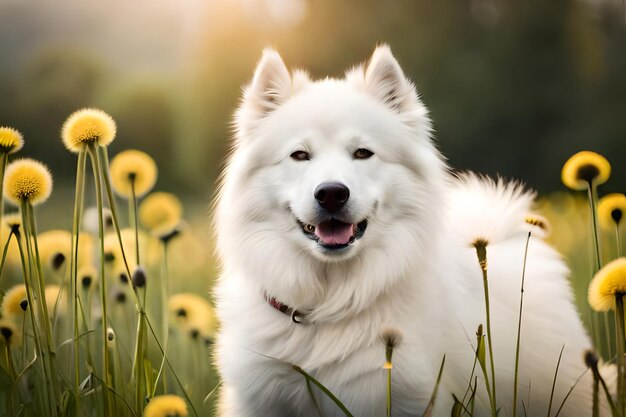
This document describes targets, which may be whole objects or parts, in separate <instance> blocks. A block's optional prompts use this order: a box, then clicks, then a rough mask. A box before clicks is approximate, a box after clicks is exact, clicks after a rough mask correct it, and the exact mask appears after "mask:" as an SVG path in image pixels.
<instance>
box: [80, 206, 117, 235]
mask: <svg viewBox="0 0 626 417" xmlns="http://www.w3.org/2000/svg"><path fill="white" fill-rule="evenodd" d="M102 218H103V220H104V230H105V232H106V233H108V232H110V231H112V229H113V214H112V213H111V210H109V209H108V208H104V209H102ZM99 221H100V218H99V216H98V208H97V207H89V208H88V209H86V210H85V212H84V213H83V230H85V231H86V232H89V233H90V234H92V235H97V234H98V227H99V226H98V222H99Z"/></svg>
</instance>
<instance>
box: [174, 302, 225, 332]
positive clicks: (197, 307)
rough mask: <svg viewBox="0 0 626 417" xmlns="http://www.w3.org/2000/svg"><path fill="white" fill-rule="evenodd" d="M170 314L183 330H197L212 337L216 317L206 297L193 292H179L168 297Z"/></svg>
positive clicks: (215, 327)
mask: <svg viewBox="0 0 626 417" xmlns="http://www.w3.org/2000/svg"><path fill="white" fill-rule="evenodd" d="M168 309H169V311H170V314H171V315H172V316H174V321H175V322H176V323H177V324H179V325H180V326H181V327H182V328H183V330H185V331H187V330H192V331H193V330H197V331H199V333H200V334H202V335H203V336H206V337H211V338H212V337H214V336H215V332H216V330H217V319H216V317H215V313H214V312H213V307H212V306H211V304H210V303H209V301H208V300H207V299H205V298H204V297H201V296H199V295H197V294H193V293H180V294H175V295H173V296H171V297H170V299H169V302H168Z"/></svg>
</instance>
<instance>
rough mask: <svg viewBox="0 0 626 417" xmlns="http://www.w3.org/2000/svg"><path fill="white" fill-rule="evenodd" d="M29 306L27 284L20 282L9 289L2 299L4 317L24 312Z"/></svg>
mask: <svg viewBox="0 0 626 417" xmlns="http://www.w3.org/2000/svg"><path fill="white" fill-rule="evenodd" d="M27 308H28V297H27V294H26V286H25V285H24V284H18V285H15V286H13V287H11V288H10V289H9V291H7V292H6V294H5V295H4V298H3V299H2V317H14V316H19V315H22V314H24V311H26V309H27Z"/></svg>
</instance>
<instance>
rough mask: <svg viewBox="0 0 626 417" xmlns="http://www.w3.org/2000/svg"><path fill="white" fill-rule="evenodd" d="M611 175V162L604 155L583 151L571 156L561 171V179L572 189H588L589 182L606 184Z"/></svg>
mask: <svg viewBox="0 0 626 417" xmlns="http://www.w3.org/2000/svg"><path fill="white" fill-rule="evenodd" d="M610 175H611V164H609V161H607V160H606V158H605V157H603V156H602V155H600V154H598V153H595V152H591V151H581V152H578V153H577V154H575V155H573V156H572V157H570V158H569V159H568V160H567V162H565V165H563V170H562V171H561V180H562V181H563V184H565V185H566V186H567V187H568V188H571V189H572V190H578V191H582V190H586V189H587V186H588V184H590V183H594V184H596V185H600V184H604V183H605V182H606V181H607V180H608V179H609V176H610Z"/></svg>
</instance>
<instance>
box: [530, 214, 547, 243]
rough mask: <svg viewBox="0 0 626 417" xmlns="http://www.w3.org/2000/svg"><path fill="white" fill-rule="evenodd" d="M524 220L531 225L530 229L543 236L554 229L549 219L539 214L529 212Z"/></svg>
mask: <svg viewBox="0 0 626 417" xmlns="http://www.w3.org/2000/svg"><path fill="white" fill-rule="evenodd" d="M524 221H525V222H526V224H528V225H529V226H530V231H531V232H533V233H534V234H535V235H538V236H539V237H541V238H546V237H548V236H549V235H550V232H551V231H552V227H551V226H550V222H548V219H546V218H545V217H543V216H540V215H538V214H529V215H528V216H526V218H525V219H524Z"/></svg>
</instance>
